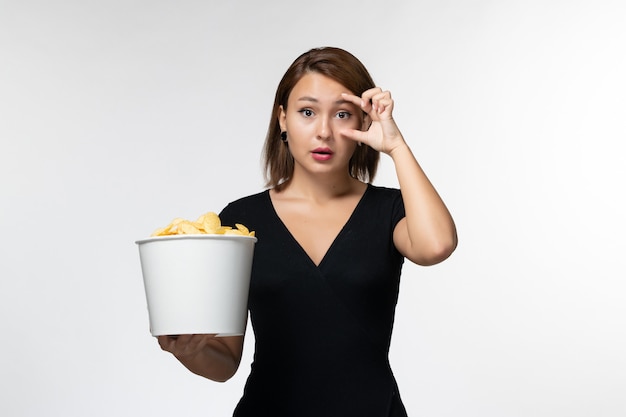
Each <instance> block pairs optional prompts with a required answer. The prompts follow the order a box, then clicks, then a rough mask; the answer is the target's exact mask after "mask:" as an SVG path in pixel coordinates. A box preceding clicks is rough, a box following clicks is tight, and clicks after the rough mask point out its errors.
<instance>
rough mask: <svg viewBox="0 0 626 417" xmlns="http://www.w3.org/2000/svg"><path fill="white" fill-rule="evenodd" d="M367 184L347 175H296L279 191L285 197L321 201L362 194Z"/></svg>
mask: <svg viewBox="0 0 626 417" xmlns="http://www.w3.org/2000/svg"><path fill="white" fill-rule="evenodd" d="M366 187H367V184H365V183H363V182H361V181H359V180H357V179H355V178H352V177H351V176H349V175H347V174H346V175H345V176H341V177H338V176H337V175H333V176H324V175H298V173H297V172H294V175H293V176H292V178H291V179H290V180H289V182H287V183H286V184H285V186H284V188H283V189H282V190H281V191H280V194H283V196H285V197H290V198H302V199H307V200H314V201H318V202H323V201H327V200H331V199H335V198H341V197H345V196H349V195H353V194H359V195H360V194H362V193H363V192H364V191H365V188H366Z"/></svg>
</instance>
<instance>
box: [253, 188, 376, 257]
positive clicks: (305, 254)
mask: <svg viewBox="0 0 626 417" xmlns="http://www.w3.org/2000/svg"><path fill="white" fill-rule="evenodd" d="M371 187H372V185H371V184H369V183H368V184H367V187H366V188H365V192H363V195H361V198H360V199H359V202H358V203H357V204H356V206H354V209H353V210H352V213H351V214H350V217H348V220H346V222H345V223H344V225H343V227H342V228H341V229H340V230H339V233H337V235H336V236H335V238H334V239H333V241H332V242H331V244H330V246H329V247H328V249H326V252H325V253H324V256H322V259H321V260H320V263H319V264H316V263H315V262H314V261H313V259H312V258H311V256H310V255H309V254H308V252H307V251H306V250H304V248H303V247H302V245H301V244H300V242H298V240H297V239H296V238H295V236H294V235H293V234H292V233H291V231H290V230H289V228H288V227H287V225H286V224H285V223H284V222H283V220H282V219H281V218H280V216H279V215H278V212H277V211H276V208H275V207H274V203H273V202H272V198H271V197H270V190H266V191H265V195H266V198H267V202H268V204H269V206H270V209H271V212H272V213H273V215H274V218H275V219H276V222H277V223H278V224H280V226H281V228H282V229H283V231H284V232H285V234H286V235H287V236H288V238H289V239H290V240H291V241H292V242H293V244H294V245H295V246H296V247H297V248H298V249H299V252H300V253H301V254H302V255H303V256H304V257H305V258H306V259H307V261H308V262H309V263H310V264H311V265H312V266H313V267H315V268H316V269H320V268H321V267H322V265H323V264H324V262H325V261H326V259H327V258H328V257H329V256H330V255H332V252H333V248H334V247H335V246H336V245H337V244H338V243H337V242H339V241H340V238H341V237H342V236H343V234H344V233H345V230H346V229H347V228H348V226H349V225H350V223H352V222H353V218H354V217H355V214H356V213H357V212H358V211H359V209H360V207H361V206H362V205H363V200H365V196H367V194H369V191H370V189H371Z"/></svg>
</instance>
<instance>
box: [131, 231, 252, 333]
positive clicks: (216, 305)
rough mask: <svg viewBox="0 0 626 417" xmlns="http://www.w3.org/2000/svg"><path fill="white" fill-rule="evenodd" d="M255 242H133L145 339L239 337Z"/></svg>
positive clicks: (185, 238)
mask: <svg viewBox="0 0 626 417" xmlns="http://www.w3.org/2000/svg"><path fill="white" fill-rule="evenodd" d="M256 240H257V239H256V238H254V237H248V236H219V235H177V236H165V237H155V238H150V239H142V240H139V241H138V242H136V243H137V245H138V248H139V257H140V260H141V270H142V275H143V282H144V288H145V291H146V302H147V305H148V315H149V318H150V333H151V334H152V335H153V336H163V335H180V334H218V335H221V336H234V335H243V334H244V333H245V331H246V322H247V317H248V312H247V309H248V288H249V285H250V270H251V267H252V257H253V252H254V244H255V243H256Z"/></svg>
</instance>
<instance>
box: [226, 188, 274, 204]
mask: <svg viewBox="0 0 626 417" xmlns="http://www.w3.org/2000/svg"><path fill="white" fill-rule="evenodd" d="M268 195H269V190H263V191H260V192H258V193H255V194H250V195H247V196H244V197H240V198H238V199H236V200H233V201H231V202H230V203H228V205H227V206H246V205H250V204H258V203H259V202H260V201H263V200H266V199H267V197H268Z"/></svg>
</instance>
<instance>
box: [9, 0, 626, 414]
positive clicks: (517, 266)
mask: <svg viewBox="0 0 626 417" xmlns="http://www.w3.org/2000/svg"><path fill="white" fill-rule="evenodd" d="M625 21H626V6H625V5H624V3H623V2H622V1H621V0H616V1H608V0H593V1H575V0H574V1H565V0H563V1H557V0H541V1H535V0H531V1H505V0H503V1H461V0H455V1H445V0H443V1H442V0H439V1H435V0H430V1H409V0H407V1H404V2H393V1H384V2H383V1H369V0H358V1H357V0H345V1H340V2H337V1H335V0H332V1H315V2H287V1H285V2H278V1H275V2H260V1H259V2H255V1H247V2H244V1H232V2H219V3H218V2H211V1H191V0H190V1H177V2H175V1H164V0H151V1H148V0H144V1H121V0H114V1H111V0H109V1H100V2H98V1H78V0H76V1H68V0H65V1H63V0H61V1H56V2H54V1H33V0H21V1H8V0H0V141H1V148H0V152H1V163H0V274H1V279H0V314H1V322H0V335H1V336H0V337H1V338H2V341H1V343H0V353H1V354H0V370H1V371H0V380H1V381H0V382H1V383H2V387H3V388H2V390H1V391H0V415H2V416H53V415H54V416H81V417H82V416H114V415H115V416H131V415H132V416H141V415H151V416H168V415H171V414H172V413H177V414H179V415H189V416H206V415H209V416H228V415H230V414H231V412H232V409H233V408H234V406H235V404H236V402H237V400H238V399H239V397H240V395H241V392H242V387H243V383H244V381H245V378H246V376H247V373H248V371H249V364H250V361H251V355H252V349H253V344H252V343H253V339H252V337H249V338H248V339H247V341H246V350H245V354H244V359H243V362H242V365H241V368H240V370H239V372H238V373H237V375H236V376H235V377H234V378H233V379H232V380H231V381H229V382H227V383H225V384H218V383H214V382H211V381H208V380H205V379H202V378H200V377H197V376H195V375H193V374H191V373H189V372H188V371H187V370H186V369H185V368H183V367H182V365H180V364H179V363H178V362H176V361H175V359H174V358H173V357H171V356H170V355H169V354H168V353H165V352H162V351H161V350H160V349H159V347H158V345H157V343H156V341H155V340H154V339H153V338H152V337H151V336H150V334H149V331H148V316H147V310H146V302H145V295H144V292H143V283H142V278H141V270H140V265H139V258H138V251H137V247H136V245H135V243H134V241H135V240H137V239H139V238H143V237H146V236H147V235H148V234H149V233H151V232H152V231H153V230H154V229H155V228H156V227H158V226H162V225H163V224H164V223H167V222H169V221H170V220H171V219H172V218H173V217H177V216H181V217H187V218H195V217H197V215H199V214H201V213H203V212H205V211H209V210H211V211H219V210H221V208H222V207H223V206H224V205H225V204H226V203H227V202H229V201H231V200H233V199H235V198H238V197H241V196H244V195H247V194H251V193H254V192H257V191H260V190H261V189H262V188H263V182H262V179H261V170H260V163H259V161H260V152H261V147H262V143H263V140H264V135H265V131H266V129H267V125H268V117H269V115H270V111H271V104H272V101H273V94H274V91H275V88H276V86H277V83H278V81H279V79H280V77H281V76H282V74H283V72H284V71H285V70H286V68H287V67H288V66H289V64H290V63H291V62H292V61H293V59H295V58H296V56H298V55H299V54H300V53H302V52H304V51H306V50H308V49H310V48H311V47H316V46H323V45H334V46H339V47H343V48H345V49H348V50H349V51H351V52H353V53H354V54H355V55H356V56H358V57H359V58H360V59H361V60H362V61H363V62H364V63H365V65H366V66H367V67H368V68H369V69H370V71H371V73H372V75H373V77H374V79H375V80H376V81H377V83H378V84H379V85H381V86H382V87H384V88H385V89H390V90H391V91H392V93H393V95H394V97H395V99H396V113H395V115H396V119H397V121H398V123H399V125H400V127H401V129H402V130H403V132H404V134H405V136H406V138H407V139H408V141H409V142H410V145H411V147H412V149H413V150H414V152H415V154H416V156H417V157H418V159H419V160H420V162H421V164H422V165H423V167H424V169H425V170H426V172H427V174H428V175H429V177H430V178H431V180H432V181H433V183H434V184H435V185H436V187H437V188H438V190H439V192H440V193H441V195H442V196H443V198H444V199H445V201H446V203H447V204H448V206H449V208H450V210H451V211H452V213H453V215H454V217H455V220H456V222H457V226H458V231H459V238H460V244H459V247H458V249H457V251H456V252H455V254H454V255H453V256H452V257H451V258H450V259H449V260H447V261H446V262H444V263H442V264H440V265H437V266H434V267H429V268H424V267H418V266H415V265H409V264H407V265H406V266H405V269H404V275H403V280H402V288H401V294H400V301H399V305H398V309H397V320H396V327H395V333H394V338H393V341H392V348H391V361H392V366H393V368H394V370H395V373H396V377H397V379H398V382H399V385H400V390H401V394H402V396H403V398H404V401H405V403H406V407H407V409H408V411H409V414H410V415H411V416H429V417H430V416H433V417H434V416H442V417H443V416H451V417H452V416H454V417H457V416H464V417H469V416H480V417H489V416H493V417H517V416H520V417H527V416H532V417H537V416H540V417H544V416H545V417H554V416H567V417H578V416H581V417H582V416H594V417H597V416H603V417H604V416H611V417H618V416H624V415H626V396H625V395H624V393H625V392H626V359H625V355H624V352H626V335H625V332H626V330H625V329H626V303H625V299H626V282H625V278H626V265H625V261H624V256H623V250H624V246H625V245H624V232H625V231H626V230H625V229H626V228H625V222H624V218H623V213H624V212H626V204H625V198H624V182H625V181H624V180H625V179H626V168H625V166H626V160H625V159H626V158H625V157H624V153H623V152H622V151H621V148H622V147H623V145H622V144H621V143H620V142H624V139H626V118H625V115H626V81H625V80H626V76H625V75H624V74H626V29H625V28H626V26H625V24H624V22H625ZM375 183H376V184H380V185H387V186H395V185H396V180H395V177H394V173H393V167H392V165H391V164H390V163H389V160H388V159H384V160H383V164H382V166H381V172H380V174H379V176H378V178H377V179H376V181H375ZM279 395H280V393H276V396H277V400H278V399H279Z"/></svg>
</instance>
